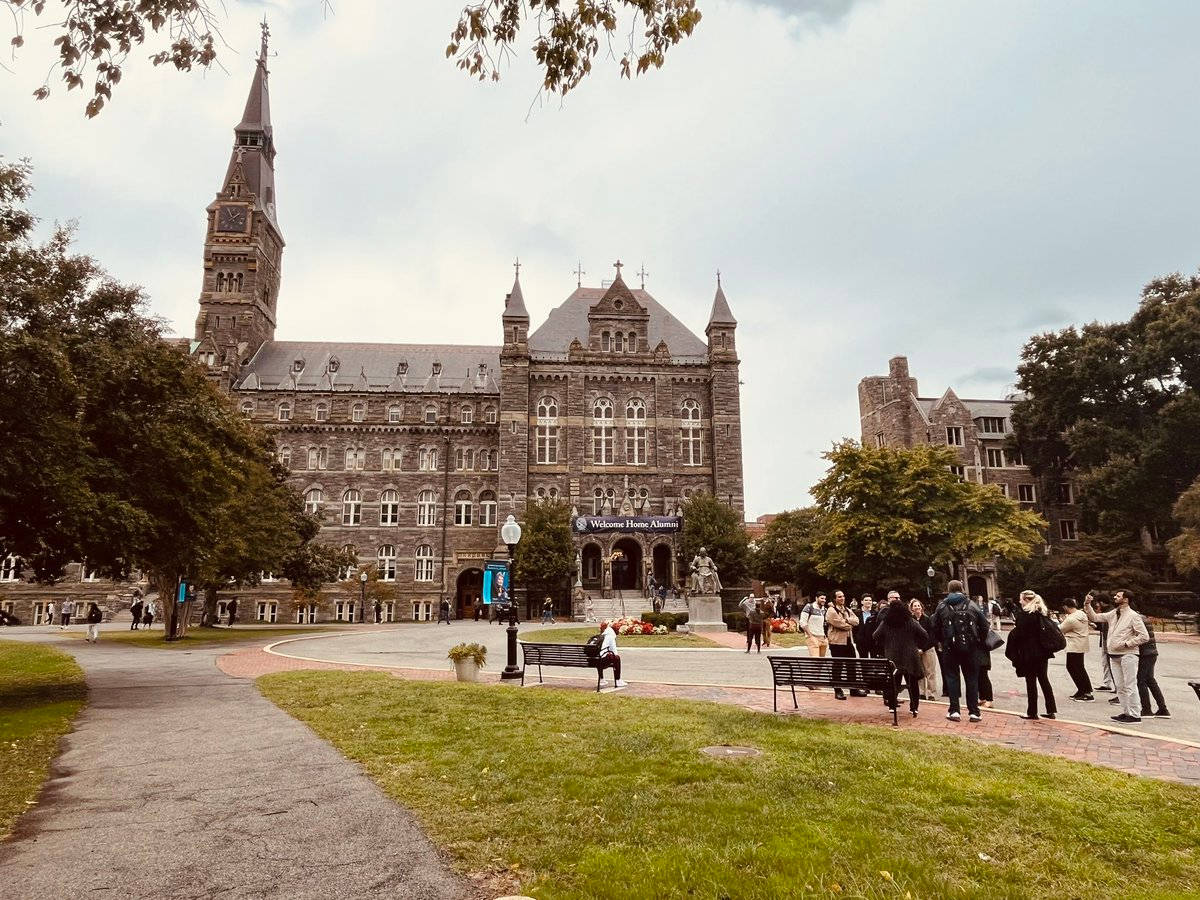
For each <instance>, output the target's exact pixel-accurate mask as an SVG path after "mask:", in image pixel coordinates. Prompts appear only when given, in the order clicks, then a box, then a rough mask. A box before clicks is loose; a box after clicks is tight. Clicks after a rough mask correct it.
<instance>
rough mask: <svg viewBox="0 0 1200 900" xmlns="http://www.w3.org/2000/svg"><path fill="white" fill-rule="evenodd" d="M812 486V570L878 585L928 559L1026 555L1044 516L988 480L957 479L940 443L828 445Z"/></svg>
mask: <svg viewBox="0 0 1200 900" xmlns="http://www.w3.org/2000/svg"><path fill="white" fill-rule="evenodd" d="M825 458H826V459H827V460H829V462H830V466H829V471H828V472H827V473H826V474H825V477H824V478H822V479H821V481H820V482H818V483H817V485H816V487H814V488H813V491H812V494H813V496H814V497H815V498H816V500H817V503H818V506H819V507H820V510H821V513H822V517H821V527H820V529H819V531H818V533H817V536H816V539H815V541H814V544H813V555H814V559H815V562H816V566H817V569H818V571H820V572H821V573H822V574H824V575H827V576H830V577H833V578H837V579H840V580H844V581H859V582H865V583H867V584H874V585H879V586H883V587H890V586H900V585H905V584H907V585H910V586H911V585H919V584H923V583H924V582H925V574H924V573H925V570H926V568H927V567H928V566H929V565H930V564H939V563H943V564H944V563H954V564H955V565H956V566H962V565H963V564H964V563H965V562H966V561H967V560H970V559H990V558H993V557H1000V558H1004V559H1009V560H1020V559H1024V558H1027V557H1028V556H1029V555H1030V553H1031V552H1032V550H1033V548H1034V547H1035V546H1037V545H1038V544H1040V543H1042V541H1043V540H1044V531H1043V530H1044V529H1045V527H1046V523H1045V521H1044V520H1043V519H1042V518H1041V517H1040V516H1038V515H1037V514H1036V513H1033V512H1030V511H1028V510H1024V509H1021V507H1020V506H1018V505H1017V504H1016V503H1015V502H1013V501H1011V500H1009V499H1008V498H1007V497H1005V496H1004V495H1003V494H1001V493H1000V492H999V491H998V490H997V489H996V488H995V487H993V486H990V485H981V484H974V483H971V482H966V481H962V480H960V479H959V478H958V476H956V475H955V474H954V473H953V472H951V471H950V466H951V465H953V464H955V463H956V462H957V458H956V456H955V455H954V452H953V451H952V450H951V449H950V448H948V447H934V446H918V447H913V448H911V449H905V448H896V447H879V448H875V447H860V446H859V445H858V444H857V443H856V442H855V441H843V442H841V443H839V444H835V445H834V447H833V449H832V450H830V451H829V452H828V453H826V454H825Z"/></svg>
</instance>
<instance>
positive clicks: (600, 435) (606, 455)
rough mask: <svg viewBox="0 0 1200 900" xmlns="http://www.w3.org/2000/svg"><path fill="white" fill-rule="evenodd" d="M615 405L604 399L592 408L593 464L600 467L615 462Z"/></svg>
mask: <svg viewBox="0 0 1200 900" xmlns="http://www.w3.org/2000/svg"><path fill="white" fill-rule="evenodd" d="M615 430H616V429H615V428H614V427H613V405H612V401H611V400H606V399H604V398H603V397H602V398H600V399H599V400H597V401H596V405H595V406H593V407H592V462H593V463H595V464H596V465H598V466H609V465H612V461H613V432H614V431H615Z"/></svg>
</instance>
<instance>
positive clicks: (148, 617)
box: [142, 597, 237, 628]
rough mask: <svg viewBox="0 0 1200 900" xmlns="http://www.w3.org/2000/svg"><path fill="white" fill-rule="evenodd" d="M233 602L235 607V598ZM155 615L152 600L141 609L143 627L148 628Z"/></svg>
mask: <svg viewBox="0 0 1200 900" xmlns="http://www.w3.org/2000/svg"><path fill="white" fill-rule="evenodd" d="M233 602H234V604H235V607H236V604H237V598H236V597H235V598H234V601H233ZM156 615H158V606H157V605H155V603H154V601H153V600H147V601H146V603H145V605H144V606H143V607H142V624H143V625H145V626H146V627H147V628H149V627H150V626H151V625H153V624H154V617H155V616H156Z"/></svg>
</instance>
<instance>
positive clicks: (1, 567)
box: [0, 553, 21, 581]
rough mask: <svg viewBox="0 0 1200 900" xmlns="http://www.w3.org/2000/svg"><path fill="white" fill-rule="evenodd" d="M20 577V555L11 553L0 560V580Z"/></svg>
mask: <svg viewBox="0 0 1200 900" xmlns="http://www.w3.org/2000/svg"><path fill="white" fill-rule="evenodd" d="M20 577H21V557H19V556H13V555H12V554H11V553H10V554H9V555H8V556H6V557H4V559H3V560H0V581H16V580H17V579H18V578H20Z"/></svg>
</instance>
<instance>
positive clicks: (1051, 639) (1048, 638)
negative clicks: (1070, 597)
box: [1038, 616, 1067, 656]
mask: <svg viewBox="0 0 1200 900" xmlns="http://www.w3.org/2000/svg"><path fill="white" fill-rule="evenodd" d="M1038 628H1039V632H1038V642H1039V643H1040V644H1041V645H1042V649H1043V650H1045V651H1046V652H1047V653H1049V654H1050V655H1051V656H1053V655H1054V654H1055V653H1058V652H1060V651H1062V650H1065V649H1066V648H1067V639H1066V637H1065V636H1064V635H1063V633H1062V631H1060V630H1059V627H1058V626H1057V625H1055V624H1054V623H1053V622H1051V621H1050V620H1049V619H1048V618H1046V617H1045V616H1042V617H1041V622H1039V623H1038Z"/></svg>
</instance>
